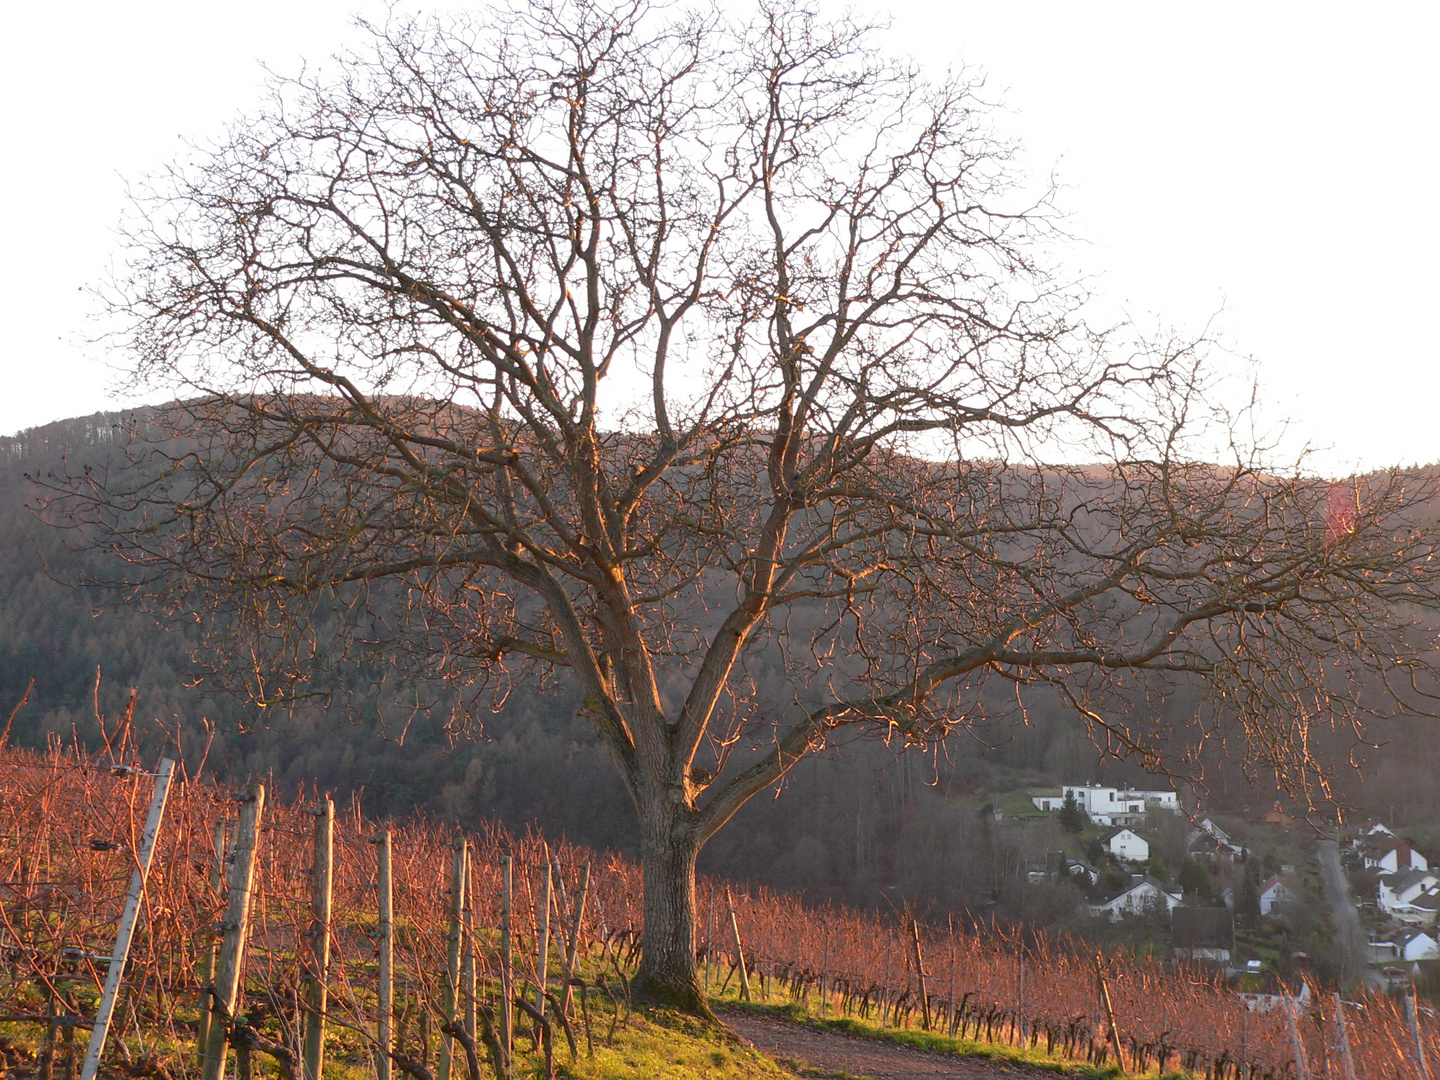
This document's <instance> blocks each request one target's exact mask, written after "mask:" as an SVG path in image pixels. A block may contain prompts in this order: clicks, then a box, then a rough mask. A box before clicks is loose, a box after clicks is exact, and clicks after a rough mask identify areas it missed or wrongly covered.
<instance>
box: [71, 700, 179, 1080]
mask: <svg viewBox="0 0 1440 1080" xmlns="http://www.w3.org/2000/svg"><path fill="white" fill-rule="evenodd" d="M131 701H132V702H133V701H134V692H133V691H132V692H131ZM174 772H175V762H173V761H171V760H170V759H169V758H163V759H161V761H160V769H159V771H158V772H156V774H155V791H154V794H153V795H151V797H150V813H149V815H148V816H147V817H146V818H145V831H144V833H142V834H141V837H140V850H139V851H137V852H135V870H134V872H133V873H132V874H131V875H130V892H129V893H128V894H127V895H126V897H125V909H124V911H123V912H122V913H121V915H120V929H119V931H118V932H117V933H116V935H115V949H114V951H113V952H112V953H111V954H110V970H109V971H108V972H107V973H106V975H105V989H104V990H103V991H102V992H101V994H100V1005H99V1007H98V1008H97V1009H96V1012H95V1026H94V1028H92V1029H91V1031H90V1045H89V1046H88V1047H87V1048H86V1050H85V1064H84V1065H83V1066H82V1067H81V1069H80V1078H81V1080H95V1074H96V1073H97V1072H98V1071H99V1069H100V1055H101V1053H103V1052H104V1050H105V1039H106V1036H107V1035H109V1033H110V1017H111V1016H112V1015H113V1014H114V1012H115V1001H116V998H117V997H119V994H120V980H121V978H122V977H124V975H125V963H126V961H128V960H129V959H130V942H131V941H133V940H134V939H135V924H136V922H138V921H139V918H140V898H141V897H142V896H143V895H144V892H145V881H146V878H147V877H148V876H149V873H150V861H151V859H153V858H154V856H155V840H156V837H157V836H158V835H159V833H160V821H161V819H162V818H163V817H164V816H165V800H166V798H167V797H168V796H169V794H170V778H171V776H173V775H174Z"/></svg>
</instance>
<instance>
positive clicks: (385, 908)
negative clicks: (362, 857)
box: [374, 829, 395, 1080]
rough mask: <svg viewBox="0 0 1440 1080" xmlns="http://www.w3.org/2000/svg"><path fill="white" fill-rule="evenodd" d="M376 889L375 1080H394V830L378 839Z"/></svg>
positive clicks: (376, 844) (376, 840)
mask: <svg viewBox="0 0 1440 1080" xmlns="http://www.w3.org/2000/svg"><path fill="white" fill-rule="evenodd" d="M374 843H375V890H376V892H377V893H378V894H379V908H380V928H379V929H380V941H379V946H380V986H379V988H378V991H377V994H376V997H377V1001H376V1011H377V1012H378V1013H379V1016H378V1017H377V1018H376V1021H377V1022H376V1030H375V1080H390V1051H391V1050H392V1049H393V1047H394V1045H395V1033H394V1029H393V1027H392V1025H393V1024H394V1022H395V907H394V904H395V884H394V877H393V871H392V870H391V867H390V830H389V829H386V830H384V831H383V832H382V833H380V835H379V836H377V837H375V841H374Z"/></svg>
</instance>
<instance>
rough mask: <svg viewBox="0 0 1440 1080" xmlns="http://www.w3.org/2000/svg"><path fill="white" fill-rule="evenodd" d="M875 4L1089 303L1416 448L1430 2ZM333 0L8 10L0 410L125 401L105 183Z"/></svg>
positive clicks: (1313, 413)
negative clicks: (975, 123) (996, 133)
mask: <svg viewBox="0 0 1440 1080" xmlns="http://www.w3.org/2000/svg"><path fill="white" fill-rule="evenodd" d="M416 6H418V5H414V4H409V3H407V4H402V5H401V7H402V9H406V10H408V9H413V8H414V7H416ZM445 6H446V5H445V4H443V3H440V4H435V5H431V4H426V5H424V7H425V9H426V10H437V9H439V10H443V9H444V8H445ZM822 6H826V7H829V6H832V5H830V4H829V3H828V2H824V3H822ZM833 7H834V8H835V9H837V10H838V7H839V5H838V4H837V5H833ZM856 10H859V11H863V10H864V9H863V8H859V7H858V6H857V8H856ZM888 10H889V14H890V16H891V18H892V20H893V29H892V31H891V33H892V35H893V40H894V41H895V43H896V45H897V46H898V47H900V48H903V49H906V50H908V51H910V52H912V53H914V54H915V55H917V56H918V57H919V58H921V59H922V60H923V61H925V62H926V63H927V64H930V65H933V66H936V67H941V66H944V65H946V64H953V63H957V62H961V61H963V62H964V63H966V64H967V65H970V66H972V67H976V68H979V69H982V70H984V71H985V72H986V73H987V76H988V86H989V88H990V92H991V93H992V95H993V96H995V97H997V98H999V99H1000V100H1002V101H1003V102H1004V104H1005V107H1006V110H1007V111H1006V114H1005V115H1004V116H1002V117H1001V118H1000V121H999V122H1000V125H1001V127H1002V129H1003V130H1004V131H1006V132H1007V133H1008V134H1012V135H1014V136H1016V137H1018V138H1019V139H1020V140H1022V141H1023V143H1024V145H1025V153H1026V160H1027V163H1028V165H1029V167H1030V169H1031V170H1032V171H1033V172H1034V173H1036V174H1037V175H1040V176H1043V175H1045V174H1047V173H1049V172H1050V171H1051V170H1052V169H1053V170H1054V171H1055V173H1056V176H1057V177H1058V179H1059V180H1060V182H1061V183H1062V184H1063V185H1064V192H1063V195H1062V200H1061V201H1062V205H1063V206H1064V207H1065V208H1066V209H1067V210H1068V211H1069V212H1070V214H1071V228H1072V230H1074V231H1076V232H1077V233H1079V234H1080V235H1082V236H1084V237H1085V238H1086V241H1087V242H1086V243H1085V244H1083V245H1081V246H1077V248H1076V249H1075V251H1074V252H1073V253H1070V254H1069V255H1068V256H1067V262H1068V263H1069V264H1070V265H1072V266H1077V267H1083V268H1084V269H1085V270H1087V271H1089V272H1092V273H1094V274H1096V275H1098V282H1099V287H1100V289H1101V290H1102V291H1103V292H1104V293H1105V294H1106V296H1107V299H1108V302H1109V303H1110V304H1115V305H1121V306H1123V308H1124V310H1126V311H1127V312H1128V313H1129V314H1130V315H1132V316H1133V317H1135V318H1136V319H1138V320H1140V321H1141V322H1143V323H1150V322H1152V321H1154V320H1156V319H1158V320H1161V321H1163V322H1165V323H1167V324H1171V325H1174V326H1177V327H1179V328H1181V329H1182V330H1188V331H1191V332H1198V331H1200V330H1201V329H1203V328H1204V327H1205V326H1206V325H1207V324H1210V325H1211V326H1212V331H1218V332H1219V333H1220V334H1221V335H1222V336H1223V337H1224V339H1225V340H1226V341H1227V342H1228V343H1229V344H1230V346H1231V347H1232V348H1233V349H1234V350H1235V351H1236V352H1238V353H1240V354H1243V355H1247V356H1253V357H1254V360H1255V371H1256V372H1257V374H1258V377H1259V378H1260V380H1261V382H1262V385H1263V389H1264V395H1265V398H1264V400H1265V402H1266V404H1267V406H1268V407H1269V408H1270V410H1271V414H1272V415H1273V416H1280V415H1284V416H1288V417H1290V418H1292V419H1293V433H1294V439H1295V441H1296V442H1298V441H1301V440H1303V441H1306V442H1309V443H1311V444H1314V445H1315V446H1317V447H1322V448H1327V449H1326V450H1325V451H1324V453H1323V455H1322V456H1321V457H1320V458H1319V463H1320V464H1322V465H1323V467H1325V468H1326V469H1327V470H1332V471H1340V470H1346V469H1348V468H1351V467H1354V466H1356V465H1360V466H1365V467H1373V466H1381V465H1386V464H1397V463H1398V464H1408V463H1412V462H1431V461H1436V460H1440V424H1437V423H1436V421H1435V410H1436V406H1437V403H1440V328H1437V327H1436V326H1435V325H1434V324H1435V322H1436V321H1437V319H1436V316H1437V303H1436V298H1437V295H1440V198H1437V194H1440V192H1437V184H1436V180H1437V175H1440V174H1437V166H1440V160H1437V159H1440V151H1437V140H1440V64H1437V62H1436V60H1435V49H1436V45H1437V41H1440V37H1437V31H1440V5H1436V4H1434V3H1433V2H1432V3H1428V4H1404V5H1402V4H1390V5H1366V6H1359V5H1347V6H1345V7H1343V8H1342V7H1340V6H1338V5H1317V4H1313V3H1312V4H1304V5H1301V4H1274V3H1272V4H1266V3H1257V2H1253V0H1252V2H1250V3H1245V4H1224V3H1213V2H1212V3H1208V4H1204V5H1201V4H1183V5H1182V4H1178V3H1155V2H1150V3H1143V4H1141V3H1135V4H1128V3H1127V4H1121V3H1074V2H1068V3H1026V2H1016V0H989V2H987V3H973V2H969V0H947V2H945V3H943V4H942V3H933V2H925V0H905V2H904V3H901V4H898V5H895V6H893V7H891V8H890V9H888ZM356 12H360V13H366V12H368V13H370V14H372V15H377V14H380V13H381V12H383V8H381V7H379V6H378V5H374V4H368V3H366V0H345V2H332V0H298V2H296V0H291V2H286V3H279V2H275V0H249V2H247V3H245V4H239V5H233V4H232V5H211V4H195V3H193V2H188V3H156V2H152V0H133V2H131V3H127V4H115V3H113V2H112V3H105V4H97V3H90V2H81V3H71V4H66V5H43V4H26V5H20V6H16V7H14V8H13V9H12V10H10V11H9V12H8V14H7V16H6V34H7V39H8V40H9V41H10V42H11V45H10V47H9V48H8V49H7V50H6V56H5V63H4V65H3V68H0V93H3V98H0V100H3V102H4V120H5V127H4V133H3V136H0V155H3V161H0V165H3V168H0V193H3V206H4V212H5V214H6V215H7V217H8V228H7V229H6V232H7V234H8V237H9V239H8V242H7V243H6V245H5V258H4V259H3V260H0V305H3V306H0V325H3V338H0V376H3V378H0V433H10V432H14V431H17V430H19V429H22V428H26V427H32V426H35V425H38V424H43V423H45V422H47V421H50V420H55V419H59V418H62V417H66V416H74V415H79V414H82V413H86V412H91V411H94V410H97V409H101V408H114V407H116V406H117V405H118V404H121V403H122V402H120V401H118V400H117V399H116V398H114V397H113V396H111V393H110V390H111V386H112V384H113V382H114V375H113V373H112V372H111V371H110V370H109V369H108V368H107V357H105V356H104V355H103V354H102V353H101V352H100V351H99V350H97V349H96V348H94V347H92V346H87V345H85V344H84V338H85V337H86V335H87V334H88V333H89V332H90V326H89V324H88V322H87V319H86V315H87V312H88V311H89V310H90V308H91V302H90V301H89V300H88V298H87V296H86V294H85V293H84V292H83V291H82V290H83V288H84V287H85V286H87V285H89V284H91V283H93V282H95V281H96V280H97V279H98V278H99V277H100V276H101V275H102V273H103V271H104V268H105V267H106V265H107V263H108V262H109V260H110V259H111V258H112V257H113V255H114V254H115V252H116V241H115V238H114V234H113V229H114V227H115V224H116V222H117V220H118V218H119V216H120V212H121V207H122V203H123V197H124V186H125V185H124V181H125V179H126V178H136V177H139V176H141V175H143V174H145V173H146V172H147V171H152V170H155V169H158V168H159V167H160V166H161V165H163V163H164V162H166V161H167V160H169V159H170V158H172V157H174V156H177V155H178V153H179V151H180V148H181V137H182V136H185V137H191V138H202V139H203V137H204V136H205V135H206V134H208V133H212V132H215V131H216V130H217V129H218V127H219V126H220V125H221V124H222V123H223V122H225V121H226V120H228V119H230V118H232V117H233V116H235V115H236V114H237V113H240V112H243V111H245V110H246V108H247V107H249V106H250V105H251V103H253V102H254V101H255V99H256V97H257V95H258V89H259V86H260V83H261V81H262V78H263V74H262V72H261V70H260V67H259V63H260V61H264V62H265V63H267V64H269V65H270V66H272V67H274V68H276V69H277V70H280V71H292V70H294V69H295V67H296V66H297V65H298V64H299V62H300V61H301V59H302V58H310V59H312V60H323V59H324V58H326V57H327V56H328V55H329V53H330V52H331V51H333V49H334V48H335V47H336V46H337V45H339V44H341V43H342V42H344V41H345V40H347V39H348V38H350V37H351V35H352V34H353V30H352V29H351V27H350V16H351V15H352V14H354V13H356ZM1217 313H1218V318H1216V319H1215V321H1214V322H1213V323H1212V322H1211V319H1212V316H1216V315H1217ZM109 360H110V361H111V362H114V361H115V358H109Z"/></svg>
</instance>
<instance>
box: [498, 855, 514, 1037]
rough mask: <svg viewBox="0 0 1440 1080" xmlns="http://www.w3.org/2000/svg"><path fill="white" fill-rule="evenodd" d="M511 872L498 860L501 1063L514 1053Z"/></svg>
mask: <svg viewBox="0 0 1440 1080" xmlns="http://www.w3.org/2000/svg"><path fill="white" fill-rule="evenodd" d="M512 895H513V893H512V873H511V860H510V856H509V855H502V856H501V857H500V1046H501V1047H502V1048H503V1050H504V1051H505V1055H504V1056H505V1060H506V1061H510V1060H511V1057H512V1055H513V1054H514V1052H515V1034H514V1032H515V1005H514V1004H513V1003H514V1001H515V985H514V982H515V968H514V957H513V955H512V950H513V945H512V943H511V938H510V919H511V904H512V901H511V897H512Z"/></svg>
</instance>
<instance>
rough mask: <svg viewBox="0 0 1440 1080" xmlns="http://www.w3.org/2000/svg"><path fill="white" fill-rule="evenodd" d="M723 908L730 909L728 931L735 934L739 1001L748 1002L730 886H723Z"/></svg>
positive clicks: (748, 997)
mask: <svg viewBox="0 0 1440 1080" xmlns="http://www.w3.org/2000/svg"><path fill="white" fill-rule="evenodd" d="M725 906H726V907H728V908H729V909H730V929H731V930H732V931H733V932H734V934H735V966H736V967H737V968H738V969H739V971H740V999H741V1000H742V1001H749V1000H750V976H749V974H747V972H746V970H745V948H744V946H743V945H742V944H741V941H740V920H739V919H737V918H736V917H735V898H734V897H732V896H731V895H730V886H729V885H726V886H725Z"/></svg>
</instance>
